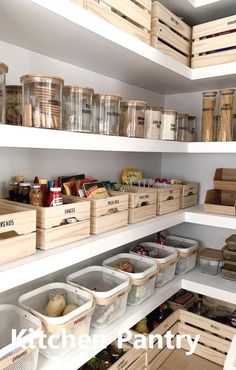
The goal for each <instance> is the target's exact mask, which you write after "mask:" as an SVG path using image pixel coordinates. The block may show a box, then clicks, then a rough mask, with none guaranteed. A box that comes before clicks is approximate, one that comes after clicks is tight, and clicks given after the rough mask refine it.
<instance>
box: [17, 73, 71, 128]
mask: <svg viewBox="0 0 236 370" xmlns="http://www.w3.org/2000/svg"><path fill="white" fill-rule="evenodd" d="M21 82H22V86H23V90H22V91H23V99H22V100H23V104H22V125H23V126H28V127H32V126H33V127H41V128H51V129H61V127H62V86H63V84H64V81H63V79H62V78H60V77H57V76H49V75H39V74H31V75H25V76H22V77H21Z"/></svg>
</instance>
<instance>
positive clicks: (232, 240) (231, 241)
mask: <svg viewBox="0 0 236 370" xmlns="http://www.w3.org/2000/svg"><path fill="white" fill-rule="evenodd" d="M225 242H226V244H230V245H236V234H233V235H231V236H230V237H229V238H227V239H225Z"/></svg>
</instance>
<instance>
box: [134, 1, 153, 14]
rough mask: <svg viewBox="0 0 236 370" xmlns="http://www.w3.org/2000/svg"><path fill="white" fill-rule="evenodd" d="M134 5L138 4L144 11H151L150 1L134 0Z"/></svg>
mask: <svg viewBox="0 0 236 370" xmlns="http://www.w3.org/2000/svg"><path fill="white" fill-rule="evenodd" d="M135 2H136V3H139V4H140V5H141V6H143V7H144V8H145V9H147V10H148V11H149V12H151V10H152V0H135Z"/></svg>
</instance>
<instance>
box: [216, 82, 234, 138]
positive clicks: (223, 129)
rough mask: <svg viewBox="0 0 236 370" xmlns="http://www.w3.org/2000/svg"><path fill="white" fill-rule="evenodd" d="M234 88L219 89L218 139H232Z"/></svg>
mask: <svg viewBox="0 0 236 370" xmlns="http://www.w3.org/2000/svg"><path fill="white" fill-rule="evenodd" d="M234 92H235V90H234V89H228V90H221V91H220V122H219V133H218V141H232V140H233V109H234Z"/></svg>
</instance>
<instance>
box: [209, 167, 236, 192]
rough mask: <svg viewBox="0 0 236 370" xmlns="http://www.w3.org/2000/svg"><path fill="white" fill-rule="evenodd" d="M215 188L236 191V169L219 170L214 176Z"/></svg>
mask: <svg viewBox="0 0 236 370" xmlns="http://www.w3.org/2000/svg"><path fill="white" fill-rule="evenodd" d="M214 188H215V189H218V190H230V191H236V168H217V169H216V171H215V176H214Z"/></svg>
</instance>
